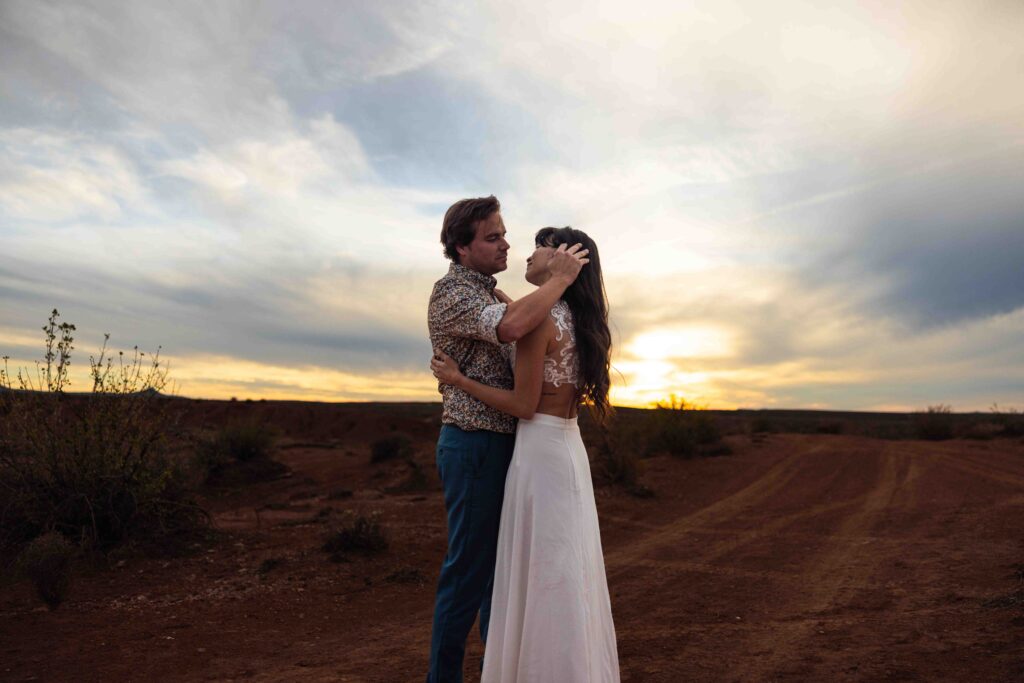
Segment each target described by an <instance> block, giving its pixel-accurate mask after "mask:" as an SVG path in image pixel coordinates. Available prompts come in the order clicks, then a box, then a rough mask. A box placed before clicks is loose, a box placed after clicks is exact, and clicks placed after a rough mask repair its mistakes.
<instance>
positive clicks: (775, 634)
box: [728, 444, 910, 681]
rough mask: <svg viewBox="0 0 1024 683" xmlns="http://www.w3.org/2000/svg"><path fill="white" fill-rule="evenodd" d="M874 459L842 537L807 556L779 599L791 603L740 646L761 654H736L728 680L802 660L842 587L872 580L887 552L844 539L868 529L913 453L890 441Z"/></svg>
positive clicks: (765, 676) (903, 481)
mask: <svg viewBox="0 0 1024 683" xmlns="http://www.w3.org/2000/svg"><path fill="white" fill-rule="evenodd" d="M876 463H877V466H876V467H874V468H871V470H869V471H874V472H877V474H875V475H874V476H873V478H867V477H870V476H871V475H870V474H868V472H866V473H865V475H866V478H865V481H864V486H865V488H866V490H865V491H864V493H863V494H862V495H861V496H860V497H859V505H857V506H855V509H854V510H852V511H851V514H850V515H849V516H847V517H846V518H845V519H843V520H842V521H841V522H840V524H839V527H838V529H837V531H836V533H834V534H832V535H831V536H830V537H829V538H831V539H836V538H838V539H842V540H839V541H835V540H830V541H829V542H828V543H826V545H825V546H823V548H822V549H821V550H820V551H819V552H818V553H817V554H816V555H815V556H814V557H813V558H811V559H810V560H809V562H808V563H807V567H808V569H807V570H806V571H805V572H803V573H801V574H800V576H799V586H798V588H797V589H796V590H792V591H790V592H789V593H788V594H787V595H786V596H785V598H786V599H785V600H780V602H782V603H783V604H785V605H786V606H787V609H785V611H782V612H780V613H779V614H777V615H776V616H775V617H774V618H773V620H772V621H771V622H769V626H768V627H762V628H754V629H751V630H750V631H748V632H747V637H746V639H745V640H746V642H745V643H743V644H742V645H741V646H739V647H737V651H739V652H750V653H753V652H759V653H761V654H760V656H759V657H756V658H755V657H748V658H746V659H738V660H736V662H735V666H734V667H733V668H731V669H730V670H729V672H728V675H729V680H735V681H753V680H770V679H771V678H772V675H773V674H776V673H777V672H779V671H780V669H783V668H784V667H785V666H786V665H792V664H795V663H799V661H800V659H799V658H800V654H801V653H805V652H807V651H808V649H809V648H808V647H807V646H806V643H807V641H808V640H809V639H810V638H812V636H813V634H814V633H815V632H816V629H817V623H818V617H819V616H820V615H821V614H822V613H824V612H826V611H827V610H829V609H830V608H832V607H833V606H834V604H835V603H836V602H837V599H838V598H839V595H840V593H841V591H842V589H843V588H844V587H846V586H855V585H866V584H867V583H869V582H868V579H869V578H870V576H871V575H872V573H873V572H874V571H875V569H876V568H877V566H878V565H879V564H880V563H881V562H882V560H883V557H882V556H881V554H879V553H865V552H863V549H862V548H861V547H859V546H858V545H853V544H850V543H849V542H846V541H845V539H848V538H852V537H855V536H860V535H868V534H870V532H871V530H872V529H873V528H874V527H875V526H876V525H877V524H878V522H879V521H880V520H881V519H882V517H883V516H884V514H885V512H886V510H887V509H888V508H889V507H890V505H891V504H892V502H893V499H894V498H895V497H896V496H897V494H898V493H899V492H900V491H901V489H903V488H904V487H905V486H906V485H907V484H908V479H909V474H910V466H909V465H910V457H909V456H908V455H907V454H906V453H899V452H896V449H895V448H893V447H892V446H891V445H890V444H886V445H885V446H884V447H883V448H882V451H881V453H879V454H878V455H877V456H876ZM867 469H868V468H865V470H867Z"/></svg>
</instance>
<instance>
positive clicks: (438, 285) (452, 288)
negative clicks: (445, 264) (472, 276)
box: [430, 272, 481, 301]
mask: <svg viewBox="0 0 1024 683" xmlns="http://www.w3.org/2000/svg"><path fill="white" fill-rule="evenodd" d="M477 289H478V288H476V287H474V286H473V283H471V282H470V281H469V280H467V279H466V278H464V277H460V276H459V275H458V274H457V273H452V272H448V273H445V274H444V276H443V277H441V278H440V279H439V280H437V282H435V283H434V289H433V291H431V293H430V300H431V301H433V300H434V299H437V298H438V297H440V296H445V295H452V294H455V293H458V295H459V296H466V295H473V296H479V295H480V294H481V293H480V292H479V291H477Z"/></svg>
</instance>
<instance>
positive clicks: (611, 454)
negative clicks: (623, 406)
mask: <svg viewBox="0 0 1024 683" xmlns="http://www.w3.org/2000/svg"><path fill="white" fill-rule="evenodd" d="M639 443H640V429H639V428H638V426H637V425H636V424H629V423H625V422H623V421H622V420H620V419H617V418H612V420H611V421H610V423H609V424H608V425H606V426H605V427H604V428H599V431H598V434H597V447H596V448H594V449H593V450H592V453H593V466H594V467H593V472H594V478H595V479H596V480H597V481H598V482H600V483H605V484H614V485H619V486H623V487H625V488H626V489H627V490H631V489H634V488H635V487H637V486H638V481H639V476H640V462H639V453H638V444H639Z"/></svg>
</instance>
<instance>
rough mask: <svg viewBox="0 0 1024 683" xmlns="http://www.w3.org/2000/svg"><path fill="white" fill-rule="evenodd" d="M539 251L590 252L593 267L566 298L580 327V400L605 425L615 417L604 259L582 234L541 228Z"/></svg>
mask: <svg viewBox="0 0 1024 683" xmlns="http://www.w3.org/2000/svg"><path fill="white" fill-rule="evenodd" d="M534 242H535V244H536V245H537V246H538V247H556V248H557V247H558V246H559V245H561V244H565V245H567V246H570V247H571V246H572V245H574V244H577V243H578V244H582V245H583V248H584V249H589V250H590V253H589V254H587V258H588V259H590V263H587V264H586V265H584V266H583V270H581V271H580V274H579V277H577V278H576V280H575V281H574V282H573V283H572V284H571V285H569V288H568V289H566V290H565V294H563V295H562V298H563V299H565V302H566V303H567V304H569V310H571V311H572V317H573V321H574V322H575V324H576V352H577V354H578V355H579V360H580V385H579V387H578V390H577V397H578V398H579V400H581V401H583V402H585V403H588V404H590V406H591V410H592V411H593V415H594V417H595V418H596V420H597V422H598V423H599V424H604V422H605V420H606V419H607V418H608V416H609V414H610V413H611V404H610V403H609V402H608V389H609V388H610V386H611V380H610V378H609V368H610V367H611V351H612V334H611V331H610V330H609V329H608V297H607V295H606V294H605V290H604V278H603V277H602V275H601V257H600V256H599V255H598V253H597V245H596V244H594V240H592V239H590V236H589V235H587V233H585V232H583V231H582V230H574V229H573V228H570V227H564V228H541V229H540V230H539V231H538V232H537V236H536V237H535V238H534Z"/></svg>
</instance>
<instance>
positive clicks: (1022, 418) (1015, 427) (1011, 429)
mask: <svg viewBox="0 0 1024 683" xmlns="http://www.w3.org/2000/svg"><path fill="white" fill-rule="evenodd" d="M992 419H993V421H994V422H995V423H996V424H998V425H999V427H1000V431H999V436H1005V437H1011V438H1015V437H1018V436H1024V413H1022V412H1021V411H1020V410H1017V409H1016V408H1004V409H1001V408H1000V407H999V404H998V403H994V404H992Z"/></svg>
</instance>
